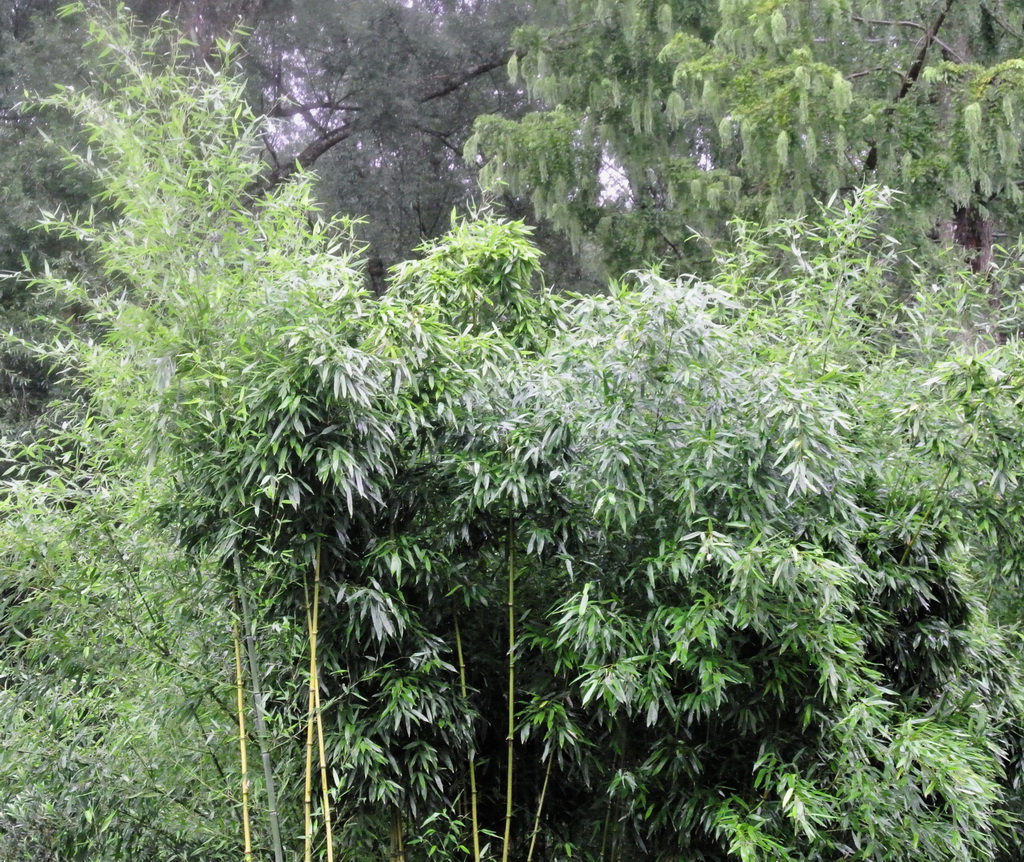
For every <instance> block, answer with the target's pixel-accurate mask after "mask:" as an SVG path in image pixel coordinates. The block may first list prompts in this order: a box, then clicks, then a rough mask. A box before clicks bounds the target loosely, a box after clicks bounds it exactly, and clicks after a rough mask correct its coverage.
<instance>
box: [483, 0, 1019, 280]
mask: <svg viewBox="0 0 1024 862" xmlns="http://www.w3.org/2000/svg"><path fill="white" fill-rule="evenodd" d="M540 10H541V11H540V14H539V16H538V17H539V20H538V21H537V23H536V24H535V25H534V26H531V27H528V28H525V29H523V30H521V31H520V32H519V33H518V35H517V40H516V45H517V48H518V49H519V53H518V54H517V55H516V57H515V58H514V59H513V61H512V63H511V64H510V71H511V73H512V75H513V76H514V77H515V78H516V79H517V80H521V81H522V82H523V84H524V85H525V86H526V87H527V88H528V89H529V91H530V92H531V93H532V94H534V96H535V97H537V98H538V99H539V100H541V101H542V103H543V104H544V105H545V109H544V110H542V111H539V112H537V113H532V114H530V115H528V116H526V117H525V118H523V119H522V120H519V121H513V120H510V119H509V118H502V117H498V116H495V117H489V118H482V119H481V120H479V121H478V125H477V130H478V135H477V138H476V139H475V141H474V142H473V145H472V147H471V151H472V152H474V153H475V152H479V153H481V154H482V155H484V156H486V157H487V158H488V159H489V160H490V161H489V167H488V171H489V172H490V173H491V175H493V176H496V177H500V178H501V179H503V180H505V181H507V182H509V183H511V184H512V187H513V188H514V189H517V190H521V191H524V192H529V193H531V194H532V195H533V200H534V204H535V207H536V210H537V212H539V213H544V214H546V215H549V216H550V217H552V218H553V219H555V220H556V221H557V222H559V223H560V224H561V225H562V227H563V228H564V229H566V230H567V231H568V232H569V233H570V234H572V235H573V236H575V237H577V238H578V237H581V236H587V235H590V234H591V233H595V232H596V233H597V234H598V235H599V236H600V238H601V243H602V246H603V248H604V249H605V253H606V256H607V258H608V260H609V261H610V262H611V263H612V265H613V268H615V269H617V270H619V271H621V270H623V269H628V268H629V267H631V266H634V265H635V263H634V262H635V261H636V260H637V258H640V259H644V258H652V257H654V258H661V257H665V258H667V259H669V260H673V261H676V263H675V264H674V266H675V267H676V269H677V270H681V271H686V267H690V266H693V265H694V261H700V260H701V259H702V258H704V259H706V257H707V250H706V246H705V243H706V242H711V243H717V242H719V241H722V240H725V239H726V238H727V237H728V231H727V230H726V229H725V226H726V225H727V223H728V221H729V219H730V218H733V217H735V216H741V217H743V218H747V219H751V220H754V221H760V220H762V219H768V220H772V219H774V218H778V217H784V216H791V215H799V214H805V213H809V212H813V210H814V206H815V201H818V202H820V201H823V200H827V199H828V198H829V197H830V196H831V195H832V194H833V193H835V192H836V191H843V192H844V193H845V192H846V191H848V190H849V189H851V188H854V187H858V186H862V185H864V184H867V183H881V184H885V185H891V186H894V187H896V188H900V189H901V190H903V191H904V192H905V193H906V195H907V200H908V201H909V203H910V205H909V206H908V207H906V208H904V209H903V210H902V211H901V213H900V216H899V218H897V219H895V220H894V223H893V224H892V225H890V226H889V227H888V229H889V230H891V231H895V232H896V235H897V236H899V237H900V239H901V240H902V241H904V242H905V243H908V244H910V245H913V246H920V245H921V244H923V242H924V240H925V238H926V237H928V236H930V237H932V238H933V239H935V238H938V239H941V240H943V241H944V242H950V241H952V242H955V243H956V244H958V245H959V246H960V247H961V248H962V249H963V250H964V253H965V256H966V257H967V258H968V259H969V260H970V261H971V263H972V265H973V266H974V268H975V269H977V270H982V271H984V270H988V269H989V268H990V267H991V264H992V246H993V244H994V243H997V242H1000V241H1001V240H1000V238H1001V237H1004V236H1009V238H1010V240H1011V241H1012V240H1013V239H1014V238H1016V236H1017V235H1018V233H1019V232H1020V229H1021V223H1020V218H1019V215H1018V213H1019V211H1020V152H1019V151H1020V139H1021V134H1022V129H1021V125H1020V122H1021V121H1020V118H1021V116H1022V110H1021V108H1022V105H1021V97H1020V94H1021V92H1022V88H1021V78H1020V76H1021V74H1022V69H1024V67H1022V65H1021V56H1022V49H1024V26H1022V18H1021V8H1020V4H1019V3H1017V2H1013V0H994V2H985V3H958V2H954V0H941V2H932V0H921V2H911V3H899V4H893V3H881V2H874V0H864V2H861V0H854V2H831V0H829V2H815V3H806V2H802V0H792V2H790V0H783V2H761V0H721V2H718V0H709V2H689V0H687V2H683V0H680V2H672V0H669V2H660V0H658V2H649V0H626V2H605V0H568V2H559V3H550V4H548V3H543V4H541V5H540ZM545 11H546V16H545ZM545 17H547V20H546V21H545ZM694 234H697V235H698V236H701V237H703V239H704V242H697V243H696V244H695V245H691V244H687V239H688V238H689V237H692V236H693V235H694Z"/></svg>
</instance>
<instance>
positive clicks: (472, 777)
mask: <svg viewBox="0 0 1024 862" xmlns="http://www.w3.org/2000/svg"><path fill="white" fill-rule="evenodd" d="M455 652H456V655H457V656H458V659H459V688H460V690H461V692H462V702H463V704H466V705H467V706H468V704H469V692H468V690H467V688H466V660H465V657H464V656H463V652H462V630H461V629H460V628H459V615H458V614H456V615H455ZM469 811H470V818H471V820H472V823H473V862H480V858H481V857H480V818H479V816H478V813H477V792H476V751H474V750H473V749H472V748H471V749H470V751H469Z"/></svg>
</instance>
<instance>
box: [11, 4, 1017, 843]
mask: <svg viewBox="0 0 1024 862" xmlns="http://www.w3.org/2000/svg"><path fill="white" fill-rule="evenodd" d="M92 27H93V29H94V45H95V49H96V57H95V63H96V64H97V68H99V69H101V70H102V75H101V83H100V84H99V85H98V87H97V88H95V89H89V90H84V89H83V90H72V89H68V90H65V91H63V92H61V93H60V94H59V95H57V96H56V97H54V99H53V100H52V104H53V105H55V106H59V107H60V108H61V109H63V110H67V111H70V112H71V113H72V114H74V116H76V117H77V119H78V120H79V121H80V123H81V124H82V128H83V129H84V135H85V140H84V142H83V144H82V146H81V147H80V148H78V149H75V150H74V151H73V152H69V154H68V157H69V158H70V159H73V160H74V161H75V163H76V164H77V165H78V167H79V168H82V169H85V170H88V171H90V172H91V173H92V174H93V176H94V177H95V178H96V182H97V183H98V185H99V186H100V187H101V188H102V189H103V190H104V191H103V194H104V197H103V206H102V208H100V209H97V210H96V211H93V212H87V213H82V214H77V215H68V214H66V213H54V214H50V216H49V217H48V219H47V227H48V229H49V230H51V231H56V232H58V233H60V234H64V235H67V236H72V237H74V238H76V239H77V240H79V241H81V242H83V243H84V245H85V247H86V248H87V249H88V253H89V255H90V258H91V260H92V261H93V262H94V269H92V270H90V272H92V275H91V276H89V277H82V278H79V279H76V280H72V281H68V280H65V279H64V278H62V277H60V276H59V274H58V273H57V272H56V271H54V272H52V273H51V272H40V273H39V274H38V276H37V284H38V287H39V289H41V290H46V291H50V292H52V293H54V294H55V295H56V296H58V297H59V298H60V300H61V302H64V303H66V304H67V307H73V308H75V309H77V310H78V311H77V312H76V313H77V314H80V315H81V316H84V317H86V318H87V319H88V320H89V322H90V326H89V327H88V328H87V329H86V330H82V329H76V328H74V327H69V328H68V330H67V332H66V334H65V336H64V337H63V338H62V339H60V340H58V341H56V342H54V343H50V344H46V345H38V346H36V347H35V349H37V350H39V351H40V352H42V353H43V354H44V355H45V356H46V357H47V361H49V362H51V363H53V364H54V365H55V366H56V367H59V368H60V369H61V370H62V373H63V374H65V375H66V376H67V378H68V380H69V382H70V385H71V387H72V388H73V389H75V390H76V391H77V394H78V398H77V399H76V400H74V401H71V402H69V403H67V404H64V405H57V406H55V407H54V408H53V411H54V412H53V419H52V422H51V424H50V426H49V430H47V432H46V433H41V434H39V435H37V436H36V437H35V438H34V439H32V440H31V441H27V442H26V441H22V442H21V443H20V444H15V442H13V441H9V449H10V451H9V453H8V456H7V457H8V458H9V459H10V460H11V463H13V464H14V465H15V466H14V467H13V468H12V469H11V470H9V472H8V474H7V476H6V478H5V479H4V484H3V491H2V497H0V507H2V510H3V517H2V518H0V536H2V538H0V578H2V580H0V638H2V639H0V716H2V719H3V720H2V721H0V728H2V729H0V739H2V743H3V744H2V751H3V753H2V754H0V764H2V768H0V852H2V854H3V856H4V858H6V859H12V860H19V862H21V860H41V859H45V858H60V859H69V860H71V859H111V860H119V859H144V858H151V859H161V860H200V859H202V860H220V859H224V860H227V859H233V860H237V859H239V858H242V859H245V860H257V859H270V858H273V859H275V860H276V862H283V860H286V859H298V858H300V857H301V858H304V859H307V860H309V859H318V860H321V859H323V860H339V862H340V860H365V859H380V860H394V862H397V860H408V862H412V860H426V859H442V860H462V859H466V860H474V862H480V860H498V859H500V860H502V862H509V860H526V862H534V860H536V862H540V860H563V859H564V860H568V859H573V860H575V859H592V860H647V859H649V860H677V859H678V860H683V859H685V860H709V862H711V860H714V862H717V861H718V860H742V862H753V860H808V862H809V860H825V859H840V858H842V859H858V860H879V862H882V860H885V862H893V860H907V862H910V860H915V862H917V860H936V862H948V860H982V859H993V858H1000V857H1004V858H1016V854H1018V853H1019V840H1020V839H1019V830H1018V829H1017V828H1016V827H1015V824H1016V822H1017V818H1018V816H1019V812H1020V810H1021V805H1020V800H1019V797H1018V783H1019V776H1020V759H1021V733H1022V724H1021V718H1022V712H1021V710H1022V706H1024V704H1022V702H1021V694H1020V692H1021V691H1022V687H1021V678H1020V643H1019V638H1020V627H1019V611H1020V609H1019V589H1020V583H1019V578H1018V574H1017V573H1018V572H1019V571H1020V562H1021V546H1020V539H1019V536H1020V535H1022V533H1021V524H1020V522H1019V521H1018V520H1017V518H1018V517H1020V514H1021V512H1024V497H1022V493H1024V491H1022V489H1021V476H1022V472H1024V463H1022V457H1024V456H1022V453H1024V426H1022V424H1021V419H1020V416H1021V410H1020V407H1021V397H1022V393H1024V388H1022V387H1024V372H1022V370H1021V354H1020V348H1019V345H1018V342H1017V332H1018V328H1019V325H1020V321H1021V316H1020V315H1021V311H1022V308H1021V306H1020V303H1019V301H1017V300H1016V299H1014V297H1013V295H1012V294H1011V293H1010V292H1009V291H1008V290H1007V291H1006V294H1005V296H1004V297H1003V298H1002V300H1001V308H1000V313H999V316H998V317H996V316H995V315H994V313H993V304H992V302H991V291H992V290H993V289H995V288H994V284H995V282H996V280H997V279H998V278H1003V279H1004V284H1010V283H1011V282H1012V278H1013V272H1012V271H1011V270H1010V269H1006V270H1005V271H1003V272H1002V273H1001V274H995V275H993V274H989V275H986V276H984V277H982V276H979V275H977V274H974V273H971V272H962V271H959V269H958V267H956V266H954V265H953V264H951V263H948V262H947V264H946V265H945V267H944V268H942V267H933V268H930V269H925V268H923V267H920V266H916V265H915V264H914V262H913V261H912V260H910V259H909V258H908V257H907V255H906V254H905V253H904V251H903V250H902V249H901V248H900V246H899V245H898V244H896V242H895V241H894V240H892V239H891V238H889V237H887V236H886V235H884V233H882V232H881V231H880V230H879V229H878V224H879V222H880V220H881V219H882V218H883V217H885V216H886V214H888V213H890V212H892V211H893V210H894V209H896V208H898V207H900V206H901V202H900V197H899V195H898V194H896V193H894V192H890V191H888V190H886V189H882V188H878V187H865V188H863V189H861V190H859V191H856V192H853V191H851V192H850V193H849V194H848V195H845V196H842V197H840V196H837V197H835V198H833V199H832V200H831V201H829V202H828V203H827V204H826V205H823V206H822V207H821V208H820V209H819V210H818V211H817V212H816V214H815V216H814V217H813V218H808V219H794V220H788V221H778V222H775V223H772V224H770V225H767V226H761V227H755V226H753V225H749V224H744V223H740V222H736V223H734V224H733V226H732V237H733V241H732V244H731V246H730V247H729V248H728V250H727V251H725V252H723V253H721V254H719V255H717V256H716V259H715V261H714V265H713V267H712V274H711V275H710V276H709V277H707V278H706V279H702V278H697V277H679V278H666V277H664V276H663V275H661V274H659V272H658V271H657V270H637V271H634V272H631V273H629V274H627V275H626V276H624V277H623V278H621V279H619V280H617V281H615V282H613V283H612V284H610V285H609V287H608V289H607V291H606V292H604V293H603V294H599V295H589V296H584V295H578V294H573V293H571V292H569V291H568V290H559V291H555V290H553V289H549V288H548V287H546V286H545V285H544V283H543V280H542V278H541V274H540V273H541V270H540V254H539V252H538V251H537V250H536V248H535V247H534V245H533V244H532V243H531V236H530V230H529V229H528V228H527V227H526V226H524V225H523V224H522V223H519V222H516V221H514V220H509V219H506V218H503V217H502V216H501V215H500V214H498V213H496V212H494V211H493V210H490V209H487V208H486V207H484V208H481V209H479V210H478V211H475V212H471V213H467V214H465V215H458V214H455V215H453V217H452V224H451V229H450V231H449V232H448V233H447V234H446V235H445V236H443V237H441V238H440V239H438V240H436V241H432V242H430V243H427V244H425V245H424V246H423V247H421V248H420V250H419V253H418V256H417V257H416V258H415V259H413V260H410V261H407V262H405V263H402V264H399V265H398V266H396V267H394V268H393V269H392V270H391V272H390V273H389V279H388V289H387V290H386V291H384V292H383V293H379V294H378V293H374V292H372V291H370V290H369V289H368V277H367V275H366V273H365V272H364V269H363V264H362V259H361V254H362V252H361V249H360V247H359V246H358V244H357V243H355V242H354V241H353V239H352V226H351V224H350V223H348V222H347V221H346V220H344V219H341V218H334V217H330V216H327V215H324V214H322V213H321V212H319V211H318V208H317V205H316V203H315V198H314V195H313V191H312V180H311V178H310V177H309V176H308V175H302V174H300V175H298V176H296V177H294V178H293V179H292V180H291V181H290V182H287V183H282V184H280V185H278V186H276V187H274V188H272V189H270V190H269V191H265V190H262V189H261V188H260V184H259V182H258V180H259V175H260V171H261V170H262V165H261V162H260V160H259V159H258V157H257V156H256V151H257V145H256V142H257V140H258V136H259V134H260V124H259V121H258V120H257V118H256V117H255V116H254V115H253V114H252V113H251V111H250V110H249V109H248V108H247V107H246V105H245V103H244V101H243V100H242V96H241V93H242V85H241V82H240V80H239V79H237V78H236V77H233V76H232V73H231V69H232V68H233V67H232V51H233V50H234V49H233V46H232V45H231V44H230V43H227V42H222V43H220V44H219V46H218V53H217V63H216V64H214V65H216V67H217V68H203V69H199V70H196V69H195V68H194V67H189V66H187V65H184V64H182V63H179V62H177V61H176V58H177V57H178V56H179V54H181V53H182V52H183V48H182V46H181V43H180V42H179V41H178V40H177V38H176V37H175V35H174V33H173V32H172V31H171V30H170V29H169V28H161V27H158V28H155V29H153V30H152V31H150V32H149V33H148V35H147V36H146V37H145V40H144V41H140V37H139V35H138V33H136V32H135V31H134V30H133V29H132V27H131V25H130V23H129V22H128V21H126V19H124V18H118V17H112V18H100V19H96V20H95V21H94V22H93V24H92ZM1007 266H1009V265H1007ZM561 287H565V286H561ZM83 332H84V333H85V334H83Z"/></svg>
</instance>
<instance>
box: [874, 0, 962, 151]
mask: <svg viewBox="0 0 1024 862" xmlns="http://www.w3.org/2000/svg"><path fill="white" fill-rule="evenodd" d="M951 8H953V0H946V3H945V5H944V6H943V7H942V10H941V11H940V12H939V14H938V16H937V17H936V18H935V20H934V21H933V22H932V25H931V26H930V27H929V28H928V29H927V30H925V34H924V36H922V37H921V41H920V42H919V45H920V48H918V51H917V55H916V56H915V57H914V60H913V62H912V63H911V64H910V68H909V69H908V70H907V74H906V75H904V76H903V84H902V85H901V86H900V91H899V92H898V93H897V94H896V98H895V99H893V100H892V105H890V106H889V108H888V109H887V110H886V114H887V115H889V114H892V112H893V110H894V109H895V108H896V105H898V104H899V103H900V102H901V101H902V100H903V99H904V97H905V96H906V95H907V93H909V92H910V89H911V87H913V86H914V84H915V83H917V80H918V78H920V77H921V72H922V71H924V64H925V60H927V59H928V49H929V48H931V46H932V44H933V43H934V42H935V41H936V36H937V35H938V32H939V30H940V29H941V28H942V25H943V23H945V20H946V16H947V15H948V14H949V10H950V9H951ZM877 165H878V144H877V143H875V142H872V144H871V149H870V150H869V151H868V155H867V158H865V159H864V170H865V171H873V170H874V169H875V167H876V166H877Z"/></svg>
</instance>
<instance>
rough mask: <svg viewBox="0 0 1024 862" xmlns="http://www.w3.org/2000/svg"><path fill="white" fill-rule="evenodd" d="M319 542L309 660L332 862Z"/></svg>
mask: <svg viewBox="0 0 1024 862" xmlns="http://www.w3.org/2000/svg"><path fill="white" fill-rule="evenodd" d="M320 564H321V560H320V542H319V541H317V544H316V563H315V571H314V577H313V610H312V614H311V617H310V619H311V623H312V638H311V640H312V649H311V650H310V652H311V655H312V656H313V658H312V660H311V667H312V672H311V674H310V678H311V679H312V680H313V683H314V685H313V688H312V694H313V701H314V714H315V716H316V733H317V740H318V743H319V749H320V791H321V793H322V794H323V809H324V833H325V839H326V841H327V862H334V832H333V830H332V827H331V797H330V793H329V784H328V780H327V751H326V747H325V746H324V718H323V708H322V706H321V703H320V677H319V672H318V670H317V666H316V642H317V636H318V634H319V620H320Z"/></svg>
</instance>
